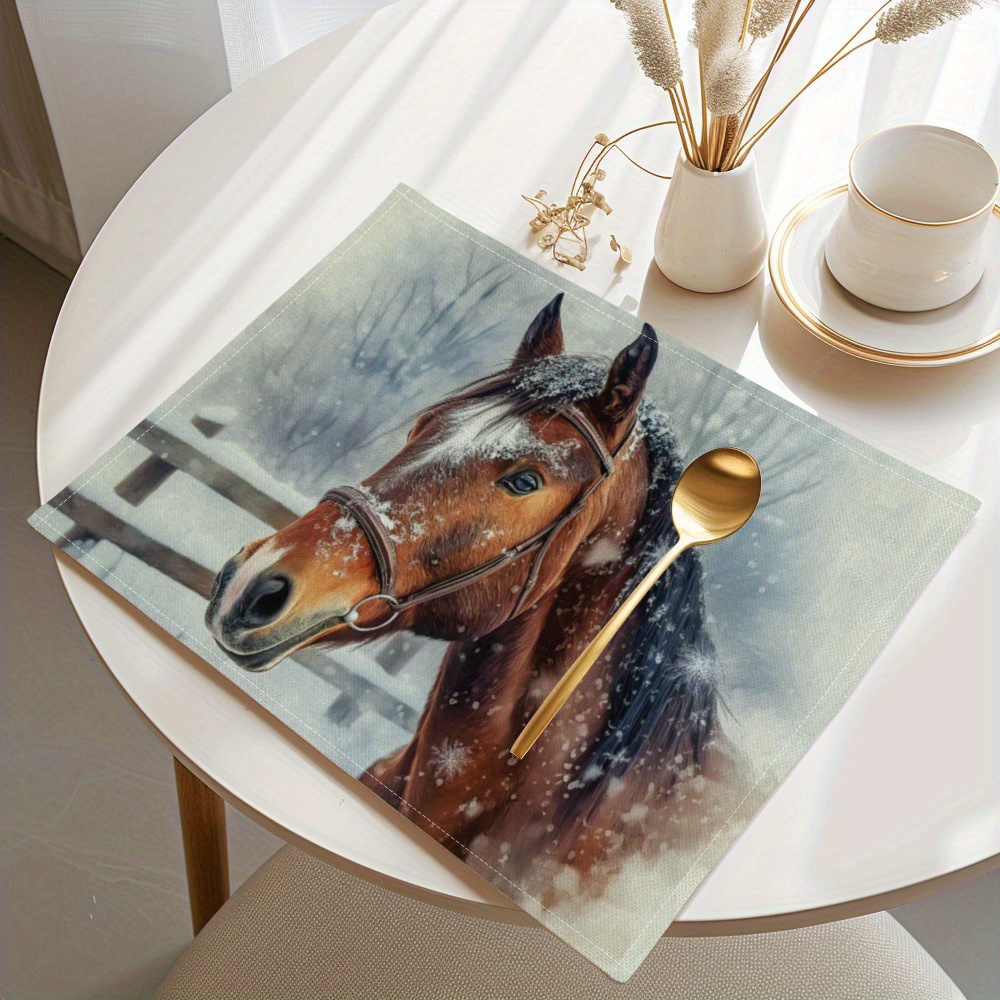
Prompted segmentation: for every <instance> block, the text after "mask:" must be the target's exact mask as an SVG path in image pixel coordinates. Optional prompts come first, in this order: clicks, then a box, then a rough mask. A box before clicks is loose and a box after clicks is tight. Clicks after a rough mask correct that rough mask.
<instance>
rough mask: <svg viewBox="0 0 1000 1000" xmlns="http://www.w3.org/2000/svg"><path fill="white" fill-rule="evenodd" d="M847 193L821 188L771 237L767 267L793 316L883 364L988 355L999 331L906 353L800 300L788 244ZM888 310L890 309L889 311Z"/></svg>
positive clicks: (997, 210) (998, 212)
mask: <svg viewBox="0 0 1000 1000" xmlns="http://www.w3.org/2000/svg"><path fill="white" fill-rule="evenodd" d="M846 192H847V185H846V184H838V185H837V186H836V187H832V188H829V189H828V190H826V191H821V192H819V194H814V195H810V197H808V198H806V199H805V200H804V201H800V202H799V203H798V205H796V206H795V207H794V208H793V209H792V210H791V211H790V212H789V213H788V215H786V216H785V217H784V219H782V220H781V224H780V225H779V226H778V228H777V230H776V231H775V234H774V238H773V239H772V240H771V249H770V251H769V252H768V260H767V266H768V270H769V272H770V274H771V284H772V285H773V286H774V290H775V292H776V293H777V296H778V298H779V299H780V300H781V303H782V305H783V306H784V307H785V308H786V309H787V310H788V311H789V312H790V313H791V314H792V316H793V317H794V318H795V319H796V320H797V321H798V322H799V323H800V324H801V325H802V326H803V327H805V329H806V330H808V331H809V332H810V333H811V334H812V335H813V336H814V337H818V338H819V339H820V340H822V341H823V342H824V343H826V344H829V345H830V346H831V347H835V348H837V350H839V351H844V352H845V353H847V354H853V355H854V356H855V357H857V358H864V359H865V360H866V361H875V362H877V363H879V364H883V365H898V366H904V367H911V368H918V367H922V366H924V367H934V366H937V365H946V364H949V363H952V362H955V361H959V360H963V361H964V360H971V359H972V358H973V357H975V356H977V355H979V354H985V353H987V351H988V350H989V349H991V348H992V347H993V345H994V344H997V343H998V342H1000V330H995V331H993V332H992V333H989V334H986V335H985V336H984V337H983V338H981V339H980V340H977V341H976V342H975V343H973V344H968V345H967V346H965V347H960V348H957V349H956V350H951V351H938V352H936V353H933V354H905V353H898V352H895V351H883V350H880V349H879V348H877V347H871V346H869V345H868V344H861V343H859V342H858V341H856V340H852V339H851V338H850V337H847V336H845V335H844V334H842V333H839V332H838V331H836V330H834V329H833V328H832V327H831V326H828V325H827V324H826V323H824V322H823V320H822V319H820V317H819V316H817V315H816V313H814V312H813V311H812V310H811V309H810V308H809V307H808V306H806V305H805V303H803V302H802V301H800V299H799V297H798V295H797V293H796V291H795V289H794V288H793V287H792V283H791V282H790V281H789V280H788V275H787V270H788V269H787V260H788V247H789V244H790V243H791V237H792V235H793V234H794V233H795V230H796V229H798V227H799V226H800V225H801V224H802V222H803V220H805V219H806V218H808V217H809V216H810V215H812V214H813V212H815V211H816V210H817V209H818V208H820V207H821V206H822V205H824V204H826V202H828V201H830V200H831V199H833V198H837V197H839V196H840V195H842V194H845V193H846ZM993 214H994V215H995V216H997V218H998V219H1000V205H994V206H993ZM886 311H889V310H886Z"/></svg>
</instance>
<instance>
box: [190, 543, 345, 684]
mask: <svg viewBox="0 0 1000 1000" xmlns="http://www.w3.org/2000/svg"><path fill="white" fill-rule="evenodd" d="M241 555H242V554H241ZM242 564H243V563H242V561H241V558H240V555H237V556H236V557H234V558H232V559H230V560H229V561H228V562H227V563H226V564H225V565H224V566H223V567H222V569H221V570H220V571H219V573H218V575H217V576H216V578H215V581H214V583H213V584H212V592H211V596H210V599H209V605H208V608H207V610H206V612H205V625H206V626H207V627H208V630H209V632H211V633H212V637H213V638H214V639H215V641H216V644H217V645H218V646H219V648H220V649H222V650H223V651H224V652H225V653H226V655H227V656H228V657H229V658H230V659H231V660H233V661H234V662H235V663H237V664H239V665H240V666H241V667H243V668H244V669H246V670H253V671H261V670H269V669H270V668H271V667H273V666H275V665H276V664H278V663H279V662H280V661H281V660H283V659H284V658H285V657H286V656H288V655H289V654H290V653H292V652H294V651H295V650H296V649H300V648H301V647H302V646H305V645H308V644H309V643H311V642H314V641H316V639H318V638H319V637H320V636H322V635H325V634H326V633H329V632H331V631H333V630H335V629H338V628H339V627H340V626H342V625H345V624H346V623H345V621H344V616H343V615H338V614H329V613H325V614H322V615H316V614H314V615H312V616H310V618H311V620H310V621H303V620H302V619H301V616H299V615H296V614H295V613H294V609H293V608H292V607H291V605H292V603H293V594H294V589H295V588H294V584H293V582H292V580H291V579H290V578H289V577H288V576H287V575H286V574H283V573H281V572H280V571H278V570H277V569H275V568H271V569H268V570H265V571H264V572H262V573H260V574H258V575H257V576H256V577H254V578H253V579H251V580H249V581H246V582H243V583H240V581H237V580H236V576H237V574H238V572H239V570H240V568H241V566H242ZM234 586H239V587H240V592H239V593H238V594H232V593H230V590H231V588H232V587H234Z"/></svg>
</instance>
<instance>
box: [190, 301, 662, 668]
mask: <svg viewBox="0 0 1000 1000" xmlns="http://www.w3.org/2000/svg"><path fill="white" fill-rule="evenodd" d="M561 305H562V294H559V295H557V296H556V297H555V298H554V299H553V300H552V301H551V302H550V303H549V304H548V305H547V306H545V308H543V309H542V310H541V312H540V313H539V314H538V315H537V316H536V317H535V319H534V321H533V322H532V323H531V324H530V326H529V327H528V329H527V332H526V333H525V335H524V337H523V339H522V341H521V343H520V346H519V347H518V349H517V351H516V353H515V355H514V357H513V359H512V361H511V363H510V364H509V365H508V367H507V368H506V369H504V370H503V371H502V372H499V373H497V374H496V375H493V376H490V377H489V378H488V379H484V380H482V381H480V382H477V383H473V384H472V385H471V386H469V387H466V389H464V390H460V391H459V392H457V393H455V394H453V395H451V396H448V397H446V398H445V399H444V400H443V401H441V402H440V403H437V404H435V405H433V406H431V407H429V408H428V409H426V410H424V411H423V412H422V413H421V414H419V415H418V417H417V418H416V421H415V423H414V424H413V426H412V429H411V430H410V432H409V436H408V438H407V440H406V443H405V445H404V446H403V448H402V449H401V450H400V451H399V452H398V453H397V454H396V455H395V456H394V457H393V458H391V459H390V460H389V461H388V462H387V463H386V464H385V465H383V466H382V468H380V469H379V470H378V471H377V472H375V473H374V474H372V475H371V476H369V477H368V478H367V479H365V480H364V482H363V483H362V484H361V486H360V487H359V488H357V489H356V491H355V495H356V496H357V495H360V497H361V498H362V501H363V506H364V512H367V514H368V516H369V517H371V518H373V519H377V521H378V526H376V528H375V529H374V530H375V532H376V533H377V534H380V535H382V536H383V537H385V538H387V541H386V542H385V543H384V545H383V548H384V547H385V546H388V547H389V548H390V549H391V553H390V554H391V555H392V556H393V557H394V560H395V563H396V567H395V570H394V574H393V575H394V600H393V601H391V602H390V601H388V600H386V599H385V598H384V597H381V596H379V595H381V594H382V591H383V589H384V588H385V579H384V577H385V572H386V571H385V567H384V566H382V565H380V563H379V559H378V556H379V552H378V551H377V546H375V545H374V544H373V540H372V530H373V529H371V528H369V529H368V530H367V531H366V530H365V527H364V525H363V524H362V523H361V520H362V519H361V518H360V517H359V514H358V511H357V510H356V509H352V506H351V504H350V503H349V502H348V501H346V500H344V498H343V496H342V495H341V494H342V492H346V491H333V495H332V496H331V497H330V498H325V499H324V500H322V501H321V502H320V503H319V504H318V505H317V506H316V507H314V508H313V509H312V510H311V511H309V512H308V513H307V514H304V515H303V516H302V517H300V518H298V520H296V521H294V522H293V523H291V524H289V525H288V526H287V527H285V528H282V529H281V530H280V531H277V532H275V533H274V534H273V535H270V536H268V537H265V538H261V539H258V540H257V541H254V542H250V543H249V544H247V545H245V546H244V547H243V548H242V549H241V550H240V551H239V552H238V553H237V554H236V555H235V556H233V557H232V558H231V559H230V560H229V561H228V562H227V563H226V564H225V565H224V566H223V567H222V569H221V571H220V572H219V574H218V576H217V577H216V579H215V583H214V585H213V588H212V594H211V599H210V603H209V607H208V610H207V612H206V623H207V625H208V628H209V630H210V631H211V633H212V635H213V636H214V638H215V639H216V641H217V643H218V644H219V646H220V647H221V648H222V649H223V650H224V651H225V652H226V653H227V654H228V655H229V656H230V657H231V658H232V659H233V660H235V661H236V662H237V663H239V664H240V665H242V666H244V667H246V668H247V669H250V670H264V669H267V668H269V667H272V666H274V665H275V664H276V663H278V662H279V661H280V660H282V659H283V658H284V657H285V656H288V655H289V654H290V653H292V652H293V651H295V650H297V649H300V648H302V647H304V646H308V645H311V644H313V643H317V642H333V643H337V642H343V641H348V640H351V639H354V640H356V639H358V638H359V631H360V630H362V629H375V628H378V627H379V625H380V624H381V623H385V627H384V629H379V633H378V634H386V632H388V631H390V630H399V629H410V630H412V631H414V632H417V633H418V634H422V635H429V636H433V637H436V638H441V639H448V640H453V641H454V640H457V639H463V638H464V639H468V638H472V637H474V636H478V635H485V634H486V633H488V632H490V631H491V630H493V629H495V628H496V627H497V626H498V625H500V624H501V623H502V622H504V621H506V620H508V619H510V618H511V617H513V616H515V615H517V614H520V613H521V612H522V611H523V610H525V607H526V606H533V605H535V604H537V603H538V602H539V601H540V600H541V599H542V598H543V597H544V595H546V594H547V593H549V592H551V591H552V590H553V588H555V587H556V586H557V585H558V583H559V581H560V579H561V577H562V575H563V573H564V572H565V570H566V567H567V565H568V564H569V562H570V561H571V559H572V558H573V555H574V553H575V552H576V550H577V549H578V548H579V547H580V545H581V544H582V543H583V542H584V541H585V540H586V539H588V538H589V537H591V536H593V535H594V533H595V532H597V531H598V530H600V529H601V526H602V525H606V523H607V521H608V519H609V518H611V517H613V516H614V509H613V508H614V502H613V500H614V496H615V490H614V487H613V485H612V480H613V479H614V478H615V477H610V476H608V471H607V469H606V468H602V455H601V452H602V449H603V451H604V454H605V457H606V456H607V455H608V454H614V453H616V452H617V451H618V450H619V449H620V448H621V447H622V445H623V443H624V442H625V440H626V439H627V438H628V436H629V434H630V433H631V428H632V426H633V424H634V421H635V418H636V413H637V410H638V407H639V403H640V400H641V398H642V394H643V391H644V389H645V386H646V381H647V379H648V377H649V374H650V372H651V371H652V368H653V365H654V363H655V360H656V353H657V341H656V334H655V332H654V331H653V329H652V327H649V326H648V325H647V326H645V327H644V328H643V331H642V333H641V334H640V336H639V337H638V338H637V339H636V340H635V341H634V342H633V343H632V344H630V345H629V346H628V347H626V348H625V349H624V350H623V351H621V353H620V354H618V356H617V357H616V358H615V359H614V361H613V362H611V364H610V367H609V368H608V369H607V373H606V377H605V378H604V382H603V386H601V385H600V383H597V384H596V385H595V386H594V387H593V391H592V392H591V393H590V394H589V395H587V396H586V397H585V398H579V397H578V394H577V395H576V396H575V397H574V406H575V411H576V412H577V413H582V414H583V415H584V418H585V419H584V420H583V421H582V422H581V421H580V420H579V419H576V420H572V419H569V415H568V414H567V413H566V412H565V408H564V407H561V406H560V405H557V404H556V403H555V402H553V401H552V399H549V400H548V402H547V401H546V398H545V396H544V393H542V394H541V396H540V395H539V392H538V391H537V390H536V387H537V386H538V385H541V384H543V381H544V380H541V379H540V378H539V377H538V375H539V372H542V371H543V370H544V371H548V372H549V373H550V374H555V375H558V377H559V378H561V379H563V380H564V381H567V380H572V379H573V378H574V377H577V376H575V375H574V372H577V371H578V369H577V368H576V367H575V366H574V364H573V359H572V358H571V357H569V356H565V355H564V347H563V332H562V324H561V320H560V309H561ZM546 366H548V367H546ZM550 381H551V380H550ZM385 403H386V406H387V407H391V405H392V401H391V400H386V401H385ZM585 431H589V432H596V435H597V436H598V441H597V443H595V442H594V441H592V440H588V433H584V432H585ZM612 464H613V463H612ZM574 507H575V508H577V509H576V510H574ZM571 511H573V513H572V514H570V512H571ZM364 512H363V513H364ZM556 525H558V530H557V531H555V532H553V533H552V537H550V538H549V537H547V536H546V531H547V530H549V529H551V528H553V527H554V526H556ZM537 538H541V539H542V541H541V542H540V543H539V544H538V545H536V546H535V549H534V551H535V552H536V556H538V551H539V549H540V550H541V555H542V556H543V558H535V559H533V558H532V556H531V555H528V554H520V553H519V552H518V546H521V545H523V544H524V543H526V542H528V541H530V540H532V539H537ZM507 556H510V558H509V559H508V558H507ZM483 567H491V569H490V571H489V572H484V573H481V574H479V573H477V570H479V569H481V568H483ZM449 581H459V583H458V585H457V586H455V587H451V586H450V584H449ZM526 587H527V588H530V602H527V605H526V602H525V601H524V600H523V598H524V597H525V596H527V592H526ZM421 594H431V595H433V597H432V599H421V600H419V601H416V602H414V603H408V600H407V598H408V597H412V596H413V595H421ZM395 598H398V602H397V601H396V600H395ZM397 603H398V605H399V607H398V608H397ZM394 611H395V612H396V613H395V615H394V617H393V612H394ZM390 617H392V620H391V621H389V619H390Z"/></svg>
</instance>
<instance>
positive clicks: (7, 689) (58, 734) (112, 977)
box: [0, 239, 1000, 1000]
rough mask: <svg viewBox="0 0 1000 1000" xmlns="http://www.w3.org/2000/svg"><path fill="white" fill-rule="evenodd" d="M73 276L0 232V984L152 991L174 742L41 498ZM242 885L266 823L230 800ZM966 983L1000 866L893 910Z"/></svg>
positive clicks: (974, 998) (976, 983)
mask: <svg viewBox="0 0 1000 1000" xmlns="http://www.w3.org/2000/svg"><path fill="white" fill-rule="evenodd" d="M67 287H68V282H67V281H66V279H64V278H62V277H61V276H60V275H58V274H56V273H55V272H54V271H51V270H49V269H48V268H47V267H45V266H44V265H43V264H41V263H39V262H38V261H37V260H36V259H35V258H33V257H31V256H30V255H29V254H27V253H25V252H24V251H23V250H21V249H20V248H19V247H17V246H15V245H14V244H12V243H10V242H8V241H6V240H2V239H0V322H2V343H3V350H4V354H5V357H4V360H3V363H2V365H0V371H2V374H3V378H4V380H5V381H4V386H3V427H2V432H0V434H2V436H0V449H2V455H0V475H2V482H3V499H2V505H0V517H2V524H0V530H2V538H3V554H4V560H5V565H4V567H3V571H2V588H3V590H2V614H3V621H2V623H0V628H2V633H0V634H2V641H3V650H2V673H0V683H2V685H3V687H2V692H0V696H2V709H0V710H2V712H3V725H2V741H3V742H2V748H0V768H2V775H0V809H2V812H0V838H2V840H0V845H2V848H3V857H4V862H3V864H4V872H3V895H4V898H3V900H2V902H3V907H2V914H0V921H2V924H0V947H2V948H3V950H4V953H3V954H0V970H2V971H0V992H2V995H3V996H4V997H6V998H10V1000H40V998H46V1000H48V998H52V1000H55V998H74V1000H83V998H94V1000H97V998H101V1000H104V998H112V997H129V998H133V997H134V998H136V1000H138V998H148V997H151V996H152V993H153V990H154V989H155V987H156V984H157V983H158V982H159V981H160V979H161V978H162V977H163V975H164V973H165V972H166V970H167V969H168V968H169V966H170V964H171V962H172V961H173V959H174V957H175V956H176V955H177V954H178V953H179V952H180V950H181V949H182V948H183V947H184V945H185V943H186V942H187V941H188V940H189V936H190V924H189V917H188V909H187V896H186V885H185V880H184V865H183V857H182V853H181V847H180V830H179V824H178V820H177V809H176V800H175V798H174V783H173V769H172V764H171V759H170V754H169V752H168V750H167V749H166V747H165V745H163V744H162V743H161V742H160V741H159V740H158V738H157V737H156V736H155V735H154V734H153V733H152V732H151V731H150V730H149V729H148V728H147V727H146V725H145V723H144V722H142V720H141V719H140V718H139V717H138V715H137V714H136V713H135V712H134V711H133V710H132V709H131V708H130V707H129V705H128V704H127V703H126V702H125V700H124V698H123V697H122V695H121V694H120V693H119V692H118V690H117V688H116V687H115V686H114V684H113V683H112V681H111V679H110V678H109V676H108V674H107V672H106V670H105V669H104V667H103V665H102V664H101V662H100V660H99V658H98V657H97V655H96V654H95V652H94V650H93V649H92V648H91V646H90V645H89V644H88V642H87V640H86V638H85V636H84V633H83V630H82V628H81V627H80V625H79V623H78V622H77V620H76V618H75V616H74V614H73V611H72V608H71V607H70V604H69V601H68V600H67V598H66V595H65V593H64V591H63V589H62V587H61V585H60V583H59V579H58V576H57V574H56V571H55V566H54V563H53V560H52V557H51V555H50V553H49V551H48V546H47V544H46V543H45V542H44V541H43V540H42V539H41V538H40V537H38V536H37V535H35V533H34V532H33V531H32V530H31V529H30V528H29V527H28V526H27V524H26V523H25V518H26V517H27V515H28V514H29V513H30V512H31V511H32V510H33V509H34V508H35V506H37V500H38V492H37V486H36V483H35V458H34V441H35V439H34V432H35V405H36V400H37V391H38V383H39V379H40V377H41V371H42V365H43V362H44V359H45V352H46V348H47V345H48V339H49V336H50V334H51V331H52V327H53V324H54V323H55V319H56V315H57V313H58V311H59V306H60V304H61V302H62V299H63V296H64V295H65V293H66V289H67ZM229 833H230V859H231V864H232V869H233V883H234V886H235V885H238V884H239V883H240V882H241V881H242V880H243V879H244V878H245V877H246V876H247V875H248V874H249V873H250V872H251V871H253V870H254V869H255V868H256V867H257V866H258V865H259V864H260V863H261V862H262V861H264V860H265V859H266V858H267V857H268V856H269V855H270V854H271V853H272V852H273V851H274V850H275V849H276V848H277V847H278V846H279V844H278V841H277V840H275V838H274V837H272V836H271V835H270V834H268V833H267V832H265V831H264V830H262V829H260V828H259V827H257V826H256V825H255V824H253V823H252V822H250V821H249V820H247V819H245V818H244V817H242V816H241V815H239V814H238V813H235V812H234V811H233V810H230V811H229ZM894 915H895V916H896V917H898V918H899V919H900V920H901V921H902V922H903V923H904V924H905V925H906V926H907V927H908V928H909V929H910V930H911V932H912V933H914V934H915V935H916V937H917V938H918V939H919V940H920V941H921V942H922V943H923V944H924V945H925V947H926V948H927V949H928V950H929V951H930V952H931V954H932V955H933V956H934V957H935V958H936V959H937V960H938V961H939V962H940V963H941V964H942V965H943V966H944V968H945V970H946V971H947V972H948V973H949V974H950V975H951V976H952V978H953V979H954V980H955V982H956V983H957V984H958V985H959V987H961V988H962V989H963V990H964V991H965V993H966V995H967V996H968V997H969V1000H996V997H997V996H998V994H1000V991H998V989H997V988H996V984H997V983H998V982H1000V958H998V956H1000V872H994V873H993V874H992V875H988V876H985V877H983V878H980V879H978V880H976V881H975V882H972V883H969V884H967V885H964V886H959V887H957V888H955V889H952V890H949V891H947V892H944V893H940V894H938V895H937V896H934V897H931V898H929V899H926V900H923V901H921V902H918V903H913V904H910V905H908V906H905V907H901V908H900V909H898V910H896V911H894Z"/></svg>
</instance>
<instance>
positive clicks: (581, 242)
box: [522, 118, 678, 271]
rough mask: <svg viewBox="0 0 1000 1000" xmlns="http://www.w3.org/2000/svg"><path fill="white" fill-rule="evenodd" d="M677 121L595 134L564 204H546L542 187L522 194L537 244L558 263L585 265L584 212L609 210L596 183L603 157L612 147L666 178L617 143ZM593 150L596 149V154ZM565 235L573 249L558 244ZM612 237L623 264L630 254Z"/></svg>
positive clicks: (586, 220) (587, 243)
mask: <svg viewBox="0 0 1000 1000" xmlns="http://www.w3.org/2000/svg"><path fill="white" fill-rule="evenodd" d="M677 124H678V122H677V121H676V120H675V119H672V118H671V119H668V120H666V121H660V122H650V123H649V124H647V125H639V126H638V127H636V128H633V129H629V131H627V132H623V133H622V134H621V135H620V136H618V137H617V138H616V139H609V138H608V137H607V136H606V135H604V134H603V133H600V134H599V135H597V136H595V138H594V141H593V142H591V144H590V146H589V147H588V149H587V152H586V153H585V154H584V157H583V159H582V160H581V161H580V165H579V166H578V167H577V168H576V173H575V174H574V175H573V184H572V187H571V188H570V192H569V195H568V196H567V198H566V201H565V203H564V204H561V205H560V204H556V203H552V204H547V203H546V202H545V201H543V200H542V199H543V198H544V197H545V192H544V191H539V192H538V193H537V194H536V195H535V197H534V198H529V197H528V196H527V195H522V197H523V198H524V200H525V201H527V202H528V203H529V204H530V205H532V206H533V207H534V209H535V217H534V218H533V219H532V220H531V223H530V225H531V228H532V230H533V231H534V232H535V233H537V234H538V245H539V246H540V247H541V248H542V249H544V250H550V251H551V253H552V257H553V259H554V260H556V261H557V262H559V263H560V264H569V265H570V266H572V267H575V268H577V269H579V270H581V271H582V270H583V269H584V268H585V267H586V262H587V257H588V255H589V253H590V241H589V239H588V237H587V226H589V225H590V216H589V214H587V213H588V212H592V211H593V210H594V209H600V210H601V211H603V212H604V213H605V214H608V215H610V214H611V206H610V205H609V204H608V203H607V200H606V199H605V197H604V195H603V194H601V193H600V192H599V191H598V190H597V184H598V183H599V182H600V181H602V180H604V178H605V176H606V174H605V172H604V170H603V169H602V168H601V164H602V163H603V162H604V159H605V157H606V156H607V155H608V154H609V153H610V152H611V151H612V150H613V149H616V150H617V151H618V152H619V153H621V155H622V156H624V157H625V159H626V160H628V161H629V163H631V164H633V166H636V167H638V168H639V169H640V170H641V171H643V172H644V173H647V174H649V175H650V176H651V177H656V178H658V179H660V180H670V175H669V174H660V173H657V172H656V171H654V170H650V169H649V168H648V167H644V166H643V165H642V164H641V163H639V162H638V161H637V160H636V159H634V158H633V157H632V156H630V155H629V154H628V153H626V152H625V150H624V149H622V148H621V145H620V143H621V142H622V140H624V139H627V138H628V137H629V136H632V135H635V134H636V133H637V132H645V131H646V130H647V129H651V128H658V127H660V126H662V125H677ZM595 150H597V152H596V155H595ZM565 239H569V240H572V241H575V243H576V248H577V252H576V253H572V252H571V251H567V250H564V249H563V248H562V247H561V246H560V244H561V243H562V241H563V240H565ZM612 241H613V242H612V249H613V250H615V251H616V252H617V253H618V256H619V260H620V261H621V262H623V263H625V264H627V263H629V262H630V261H631V259H632V254H631V251H630V250H629V249H628V247H626V246H622V245H621V244H620V243H618V241H617V240H615V239H614V238H613V237H612Z"/></svg>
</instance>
